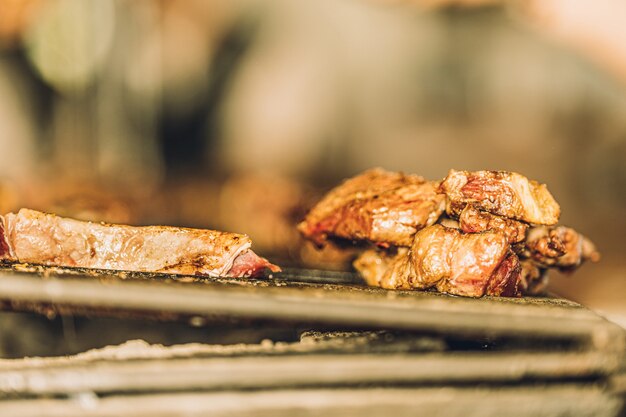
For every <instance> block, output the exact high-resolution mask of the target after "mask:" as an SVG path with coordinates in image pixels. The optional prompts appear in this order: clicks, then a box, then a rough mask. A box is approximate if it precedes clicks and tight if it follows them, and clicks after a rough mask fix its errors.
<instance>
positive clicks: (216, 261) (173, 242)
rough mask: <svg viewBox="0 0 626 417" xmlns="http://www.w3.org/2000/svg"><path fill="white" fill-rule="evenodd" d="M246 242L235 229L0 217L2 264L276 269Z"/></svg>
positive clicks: (227, 271) (177, 270) (251, 272)
mask: <svg viewBox="0 0 626 417" xmlns="http://www.w3.org/2000/svg"><path fill="white" fill-rule="evenodd" d="M251 244H252V242H251V241H250V238H248V236H246V235H240V234H235V233H226V232H218V231H214V230H201V229H187V228H179V227H168V226H144V227H134V226H126V225H115V224H105V223H91V222H85V221H79V220H74V219H69V218H63V217H58V216H55V215H53V214H46V213H41V212H38V211H34V210H28V209H22V210H20V211H19V212H18V213H17V214H13V213H9V214H7V215H5V216H4V217H2V216H0V260H4V261H5V262H26V263H33V264H41V265H49V266H69V267H81V268H94V269H113V270H126V271H143V272H165V273H172V274H185V275H210V276H225V277H246V276H258V275H260V274H262V273H263V271H264V270H265V269H266V268H268V269H270V270H272V271H276V272H277V271H279V270H280V268H278V267H277V266H275V265H272V264H271V263H270V262H268V261H267V260H266V259H264V258H261V257H259V256H257V255H256V254H255V253H254V252H252V250H251V249H250V246H251Z"/></svg>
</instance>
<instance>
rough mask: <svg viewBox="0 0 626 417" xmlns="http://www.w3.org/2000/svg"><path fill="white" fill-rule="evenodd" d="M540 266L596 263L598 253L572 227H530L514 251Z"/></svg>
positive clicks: (572, 267)
mask: <svg viewBox="0 0 626 417" xmlns="http://www.w3.org/2000/svg"><path fill="white" fill-rule="evenodd" d="M518 252H519V254H520V256H521V257H522V258H528V259H530V260H532V261H533V262H534V263H535V264H537V265H538V266H540V267H544V268H547V267H554V268H559V269H561V270H565V271H567V270H572V269H575V268H577V267H578V266H580V265H581V264H582V263H583V262H585V261H587V260H590V261H592V262H597V261H599V260H600V254H599V253H598V251H597V250H596V247H595V246H594V244H593V243H592V242H591V241H590V240H589V239H587V238H586V237H585V236H583V235H582V234H580V233H578V232H577V231H575V230H574V229H572V228H570V227H565V226H557V227H545V226H542V227H533V228H531V229H530V230H529V231H528V235H527V237H526V242H525V244H524V245H523V246H522V247H521V250H519V251H518Z"/></svg>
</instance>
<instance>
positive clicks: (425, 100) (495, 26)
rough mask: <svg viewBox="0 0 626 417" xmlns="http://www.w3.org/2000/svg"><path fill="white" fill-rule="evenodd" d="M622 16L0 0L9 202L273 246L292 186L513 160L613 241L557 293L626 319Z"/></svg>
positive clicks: (506, 166) (549, 2) (476, 6)
mask: <svg viewBox="0 0 626 417" xmlns="http://www.w3.org/2000/svg"><path fill="white" fill-rule="evenodd" d="M625 21H626V3H624V2H622V1H619V0H600V1H597V2H588V1H583V0H579V1H563V0H546V1H524V0H519V1H484V0H482V1H481V0H456V1H455V0H448V1H446V0H440V1H438V0H413V1H410V0H405V1H403V0H302V1H292V0H259V1H255V0H237V1H232V0H160V1H153V0H116V1H84V0H46V1H43V0H3V1H2V2H0V149H2V151H1V155H2V163H0V209H1V210H2V212H3V213H4V212H7V211H11V210H16V209H17V208H19V207H21V206H29V207H34V208H39V209H44V210H48V211H54V212H58V213H61V214H68V215H73V216H75V217H81V218H96V219H100V220H107V221H119V222H125V223H133V224H149V223H167V224H177V225H189V226H204V227H221V228H229V229H233V228H236V229H237V230H233V231H237V232H244V233H249V234H250V235H251V236H252V237H253V239H255V240H258V241H259V245H260V251H261V252H263V249H264V248H269V249H268V251H269V252H271V250H270V249H272V248H276V247H280V248H282V249H281V250H289V239H290V238H293V236H292V232H293V231H292V230H291V229H290V223H288V222H287V223H285V222H283V221H282V220H281V219H282V217H281V216H283V217H284V216H292V217H291V219H292V220H293V219H295V218H296V217H297V216H298V215H301V213H302V211H301V210H302V209H303V208H302V207H292V205H294V204H295V203H293V201H296V200H297V201H299V202H309V203H310V201H311V200H314V197H310V196H311V195H319V194H316V192H317V193H319V192H320V190H324V189H325V187H328V186H330V185H332V184H335V183H336V182H337V181H339V180H341V179H342V178H345V177H347V176H350V175H353V174H355V173H358V172H359V171H361V170H364V169H366V168H370V167H373V166H382V167H385V168H387V169H391V170H404V171H406V172H411V173H417V174H420V175H423V176H425V177H428V178H432V179H436V178H443V177H444V176H445V175H446V173H447V171H448V169H450V168H455V169H468V170H475V169H503V170H511V171H518V172H520V173H522V174H524V175H526V176H528V177H529V178H532V179H536V180H539V181H541V182H545V183H547V184H548V186H549V189H550V190H551V192H552V193H553V195H554V196H555V197H556V199H557V200H558V201H559V202H560V204H561V207H562V217H561V220H562V221H561V222H562V223H563V224H566V225H569V226H572V227H575V228H576V229H577V230H579V231H581V232H582V233H584V234H586V235H587V236H589V237H590V238H591V239H592V240H593V241H594V242H596V244H597V245H598V247H599V250H600V251H601V252H602V255H603V258H602V261H601V262H600V263H599V264H594V265H584V266H583V267H582V268H581V269H580V270H579V271H577V272H576V273H575V274H574V275H573V276H562V275H558V274H556V273H553V274H552V288H553V289H554V291H555V292H557V293H559V294H562V295H564V296H567V297H569V298H572V299H574V300H577V301H580V302H582V303H583V304H585V305H587V306H589V307H591V308H593V309H595V310H597V311H600V312H602V313H604V314H607V315H609V316H610V317H611V318H613V319H614V320H616V321H618V322H621V323H623V324H626V303H625V299H626V296H625V294H626V259H625V255H626V253H625V247H626V246H625V244H624V236H626V42H625V41H624V40H625V39H626V25H624V24H623V22H625ZM315 190H317V191H315ZM292 203H293V204H292ZM302 204H304V205H306V204H305V203H302ZM255 213H256V214H255ZM293 221H295V220H293ZM273 222H274V223H273ZM262 225H265V226H266V227H265V229H263V227H261V226H262ZM267 225H273V227H267ZM280 245H283V246H280ZM266 252H267V251H266Z"/></svg>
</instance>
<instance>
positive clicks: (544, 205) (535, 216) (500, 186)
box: [441, 170, 560, 225]
mask: <svg viewBox="0 0 626 417" xmlns="http://www.w3.org/2000/svg"><path fill="white" fill-rule="evenodd" d="M441 191H442V192H444V193H445V194H446V195H447V197H448V199H447V202H446V211H447V213H448V214H450V215H451V216H453V217H458V216H459V215H460V213H461V211H463V209H464V208H465V206H466V205H468V204H474V205H475V206H476V207H477V208H478V209H480V210H483V211H487V212H489V213H492V214H497V215H499V216H504V217H508V218H511V219H516V220H521V221H524V222H527V223H534V224H542V225H554V224H556V223H557V222H558V220H559V215H560V207H559V205H558V204H557V202H556V201H555V200H554V198H553V197H552V194H550V192H549V191H548V189H547V187H546V186H545V185H544V184H539V183H538V182H536V181H531V180H529V179H528V178H526V177H524V176H523V175H520V174H517V173H514V172H505V171H476V172H468V171H455V170H451V171H450V172H449V173H448V176H447V177H446V178H445V179H444V180H443V182H442V183H441Z"/></svg>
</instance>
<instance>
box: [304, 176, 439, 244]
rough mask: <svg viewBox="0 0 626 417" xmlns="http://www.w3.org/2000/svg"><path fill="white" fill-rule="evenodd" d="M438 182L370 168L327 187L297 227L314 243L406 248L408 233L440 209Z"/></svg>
mask: <svg viewBox="0 0 626 417" xmlns="http://www.w3.org/2000/svg"><path fill="white" fill-rule="evenodd" d="M438 186H439V183H438V182H429V181H426V180H425V179H424V178H422V177H420V176H417V175H406V174H403V173H396V172H388V171H385V170H383V169H380V168H377V169H372V170H369V171H366V172H364V173H362V174H360V175H357V176H356V177H353V178H351V179H348V180H347V181H345V182H344V183H343V184H341V185H339V186H338V187H336V188H334V189H333V190H331V191H330V192H329V193H328V194H327V195H326V196H325V197H324V198H323V199H322V200H321V201H320V202H319V203H318V204H317V205H316V206H315V207H313V209H312V210H311V211H310V212H309V213H308V215H307V216H306V218H305V219H304V221H303V222H302V223H300V224H299V225H298V229H299V230H300V232H301V233H302V234H303V235H304V237H306V238H307V239H310V240H312V241H314V242H315V243H316V244H318V245H320V246H321V245H323V244H324V243H325V241H326V240H327V239H328V238H342V239H349V240H368V241H371V242H374V243H376V244H379V245H382V246H389V245H396V246H410V245H411V242H412V240H413V239H412V238H413V235H414V234H415V233H416V232H417V231H418V230H420V229H422V228H424V227H426V226H429V225H431V224H433V223H435V222H436V221H437V219H438V218H439V216H440V215H441V214H442V213H443V211H444V208H445V196H444V195H442V194H438V193H437V189H438Z"/></svg>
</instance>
